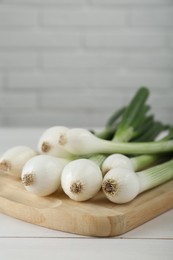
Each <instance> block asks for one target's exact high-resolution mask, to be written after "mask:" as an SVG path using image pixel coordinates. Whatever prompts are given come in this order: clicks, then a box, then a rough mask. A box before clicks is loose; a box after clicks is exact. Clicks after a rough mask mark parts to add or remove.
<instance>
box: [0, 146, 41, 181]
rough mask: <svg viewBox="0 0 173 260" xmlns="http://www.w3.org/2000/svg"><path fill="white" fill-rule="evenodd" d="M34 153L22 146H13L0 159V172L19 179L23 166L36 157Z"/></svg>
mask: <svg viewBox="0 0 173 260" xmlns="http://www.w3.org/2000/svg"><path fill="white" fill-rule="evenodd" d="M36 154H37V153H36V152H35V151H34V150H33V149H32V148H30V147H28V146H24V145H20V146H14V147H12V148H10V149H8V150H7V151H6V152H5V153H4V154H3V155H2V157H1V159H0V170H1V171H3V172H5V173H7V174H9V175H11V176H15V177H17V178H20V177H21V173H22V168H23V166H24V164H25V163H26V162H27V161H28V160H29V159H30V158H32V157H34V156H36Z"/></svg>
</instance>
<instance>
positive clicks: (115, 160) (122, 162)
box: [102, 153, 134, 175]
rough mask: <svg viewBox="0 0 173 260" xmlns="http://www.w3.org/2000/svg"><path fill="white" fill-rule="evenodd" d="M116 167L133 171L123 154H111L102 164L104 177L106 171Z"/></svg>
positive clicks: (129, 161)
mask: <svg viewBox="0 0 173 260" xmlns="http://www.w3.org/2000/svg"><path fill="white" fill-rule="evenodd" d="M116 167H123V168H127V169H131V170H134V166H133V163H132V161H131V160H130V159H129V158H128V157H127V156H125V155H123V154H118V153H117V154H111V155H110V156H108V157H107V158H106V159H105V160H104V162H103V164H102V173H103V175H105V174H106V173H107V172H108V171H110V170H111V169H113V168H116Z"/></svg>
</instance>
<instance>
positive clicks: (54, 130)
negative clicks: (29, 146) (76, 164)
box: [38, 126, 72, 158]
mask: <svg viewBox="0 0 173 260" xmlns="http://www.w3.org/2000/svg"><path fill="white" fill-rule="evenodd" d="M67 131H68V128H67V127H65V126H53V127H50V128H48V129H46V130H45V131H44V133H43V134H42V135H41V137H40V139H39V142H38V152H39V153H40V154H48V155H53V156H56V157H62V158H71V157H72V154H71V153H70V152H68V151H66V150H65V149H64V147H63V144H64V143H65V142H66V140H65V139H64V138H65V136H66V133H67Z"/></svg>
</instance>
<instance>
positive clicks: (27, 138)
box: [0, 128, 173, 260]
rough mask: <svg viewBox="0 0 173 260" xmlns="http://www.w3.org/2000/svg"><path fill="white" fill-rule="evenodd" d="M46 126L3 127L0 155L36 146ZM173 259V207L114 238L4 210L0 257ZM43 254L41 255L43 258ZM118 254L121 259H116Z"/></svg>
mask: <svg viewBox="0 0 173 260" xmlns="http://www.w3.org/2000/svg"><path fill="white" fill-rule="evenodd" d="M45 129H46V128H0V154H2V153H3V152H5V151H6V150H7V149H8V148H10V147H12V146H15V145H28V146H30V147H32V148H34V149H36V147H37V142H38V139H39V137H40V135H41V134H42V133H43V131H44V130H45ZM97 256H99V259H100V260H102V259H106V258H107V259H110V258H109V257H114V259H120V260H121V259H122V260H124V259H128V260H135V259H136V260H138V259H140V260H143V259H144V260H146V259H147V260H150V259H151V260H155V259H157V260H161V259H165V260H169V259H170V260H172V259H173V209H172V210H169V211H168V212H165V213H164V214H162V215H160V216H158V217H156V218H155V219H153V220H151V221H149V222H147V223H145V224H143V225H141V226H140V227H138V228H135V229H133V230H132V231H130V232H127V233H126V234H124V235H121V236H116V237H112V238H95V237H86V236H79V235H74V234H69V233H65V232H60V231H55V230H51V229H47V228H43V227H39V226H36V225H33V224H30V223H26V222H23V221H21V220H18V219H14V218H12V217H9V216H6V215H4V214H1V213H0V259H2V260H11V259H13V260H20V259H25V260H27V259H32V260H35V259H37V260H38V259H42V260H44V259H50V257H54V258H56V259H57V258H59V259H68V257H69V259H71V260H73V259H75V260H76V259H79V258H80V259H88V258H90V259H96V257H97ZM39 257H40V258H39ZM115 257H117V258H115Z"/></svg>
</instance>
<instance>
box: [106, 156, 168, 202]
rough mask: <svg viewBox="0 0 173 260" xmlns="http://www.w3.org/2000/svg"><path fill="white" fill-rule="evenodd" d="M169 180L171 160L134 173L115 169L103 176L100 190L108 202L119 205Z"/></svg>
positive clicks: (124, 169)
mask: <svg viewBox="0 0 173 260" xmlns="http://www.w3.org/2000/svg"><path fill="white" fill-rule="evenodd" d="M171 179H173V159H172V160H169V161H167V162H164V163H162V164H159V165H157V166H153V167H151V168H148V169H146V170H143V171H139V172H136V173H135V172H134V171H133V170H131V169H127V168H123V167H117V168H114V169H111V170H110V171H109V172H108V173H107V174H106V175H105V176H104V179H103V182H102V190H103V192H104V194H105V195H106V197H107V198H108V199H109V200H110V201H112V202H114V203H120V204H121V203H126V202H129V201H131V200H133V199H134V198H135V197H136V196H137V195H138V194H140V193H142V192H144V191H146V190H149V189H152V188H154V187H156V186H158V185H160V184H163V183H165V182H167V181H169V180H171Z"/></svg>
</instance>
